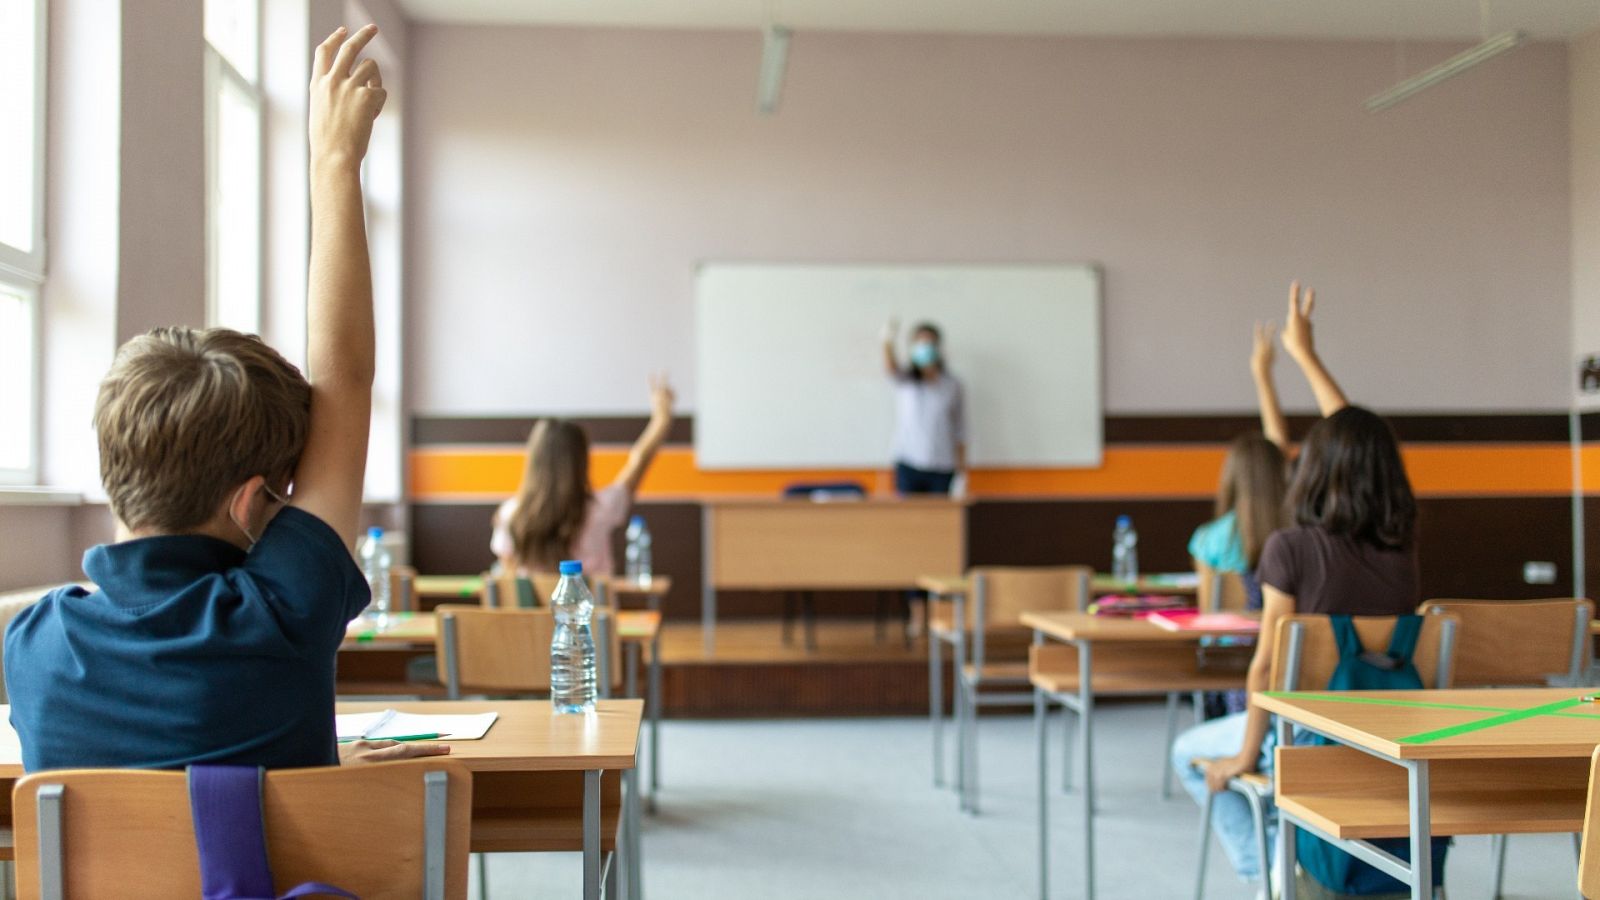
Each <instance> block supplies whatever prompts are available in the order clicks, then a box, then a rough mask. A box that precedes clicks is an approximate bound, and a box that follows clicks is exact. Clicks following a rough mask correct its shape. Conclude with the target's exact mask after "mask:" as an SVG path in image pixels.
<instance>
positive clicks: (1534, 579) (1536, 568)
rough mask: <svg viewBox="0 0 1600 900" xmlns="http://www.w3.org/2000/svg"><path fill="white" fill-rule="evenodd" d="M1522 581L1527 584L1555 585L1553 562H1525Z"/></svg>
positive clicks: (1554, 566) (1554, 565)
mask: <svg viewBox="0 0 1600 900" xmlns="http://www.w3.org/2000/svg"><path fill="white" fill-rule="evenodd" d="M1522 580H1523V581H1525V582H1527V583H1528V584H1555V583H1556V564H1555V563H1553V562H1525V563H1523V564H1522Z"/></svg>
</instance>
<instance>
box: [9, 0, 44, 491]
mask: <svg viewBox="0 0 1600 900" xmlns="http://www.w3.org/2000/svg"><path fill="white" fill-rule="evenodd" d="M31 2H32V3H33V15H34V20H33V26H34V27H33V47H34V55H33V180H32V181H33V183H32V191H31V194H32V196H31V197H30V201H31V203H32V204H33V210H32V216H31V220H32V227H33V242H32V243H33V247H32V249H31V250H29V251H23V250H22V249H21V248H19V247H13V246H11V245H10V244H5V243H0V285H3V286H4V287H5V289H6V290H7V292H8V293H10V292H15V293H17V294H19V295H21V296H22V298H23V302H24V304H25V308H26V311H27V314H28V323H29V331H30V334H29V337H28V345H29V359H28V364H29V365H28V368H29V373H28V374H29V391H28V398H27V401H28V402H27V417H26V423H25V427H26V428H27V429H28V441H27V446H28V460H27V464H26V465H24V466H23V467H21V468H11V467H0V485H8V486H15V485H36V484H38V483H39V468H40V466H39V463H40V457H41V456H42V454H41V452H40V449H41V446H42V445H41V436H42V433H43V431H44V428H43V424H44V423H43V422H42V416H43V404H42V403H41V398H42V396H43V393H44V388H43V380H44V379H43V374H44V360H43V353H44V329H43V318H44V317H43V315H42V313H43V309H42V305H41V303H40V294H41V290H42V288H43V286H44V276H45V260H46V247H45V192H46V190H47V189H48V183H47V182H46V180H45V177H46V174H45V173H46V168H45V162H46V160H45V155H46V152H47V149H48V146H49V140H48V138H49V135H48V133H47V131H46V128H47V127H48V122H49V119H48V116H47V111H48V106H47V104H48V100H49V93H48V89H47V84H46V82H47V80H48V76H49V55H50V41H49V34H50V32H49V22H50V4H49V0H31Z"/></svg>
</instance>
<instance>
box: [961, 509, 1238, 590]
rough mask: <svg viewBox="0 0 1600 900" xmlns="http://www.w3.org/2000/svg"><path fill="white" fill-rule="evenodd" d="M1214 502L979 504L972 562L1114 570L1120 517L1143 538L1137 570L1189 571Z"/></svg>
mask: <svg viewBox="0 0 1600 900" xmlns="http://www.w3.org/2000/svg"><path fill="white" fill-rule="evenodd" d="M1211 512H1212V503H1211V501H1209V500H1128V501H1098V500H1096V501H1071V500H1038V501H1033V500H1021V501H993V502H989V501H985V502H981V503H975V504H973V506H972V507H971V509H970V510H969V512H968V514H967V561H968V562H969V563H971V564H972V565H977V566H1048V565H1090V566H1094V567H1095V570H1096V571H1100V572H1104V571H1108V570H1109V569H1110V568H1111V532H1112V529H1113V528H1115V527H1116V523H1117V516H1120V515H1127V516H1131V517H1132V518H1133V527H1134V528H1135V529H1137V530H1138V532H1139V568H1141V569H1143V570H1144V571H1147V572H1181V571H1188V570H1189V569H1190V568H1191V566H1192V563H1191V561H1190V559H1189V550H1188V547H1189V536H1190V535H1191V534H1193V533H1194V529H1195V528H1196V527H1197V526H1198V525H1200V524H1201V523H1203V522H1206V521H1208V520H1209V519H1210V518H1211Z"/></svg>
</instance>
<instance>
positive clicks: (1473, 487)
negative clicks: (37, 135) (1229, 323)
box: [410, 444, 1600, 502]
mask: <svg viewBox="0 0 1600 900" xmlns="http://www.w3.org/2000/svg"><path fill="white" fill-rule="evenodd" d="M1404 452H1405V458H1406V468H1407V470H1408V471H1409V472H1410V475H1411V480H1412V484H1413V486H1414V487H1415V488H1416V490H1417V493H1419V494H1422V495H1424V496H1430V495H1431V496H1487V497H1493V496H1514V497H1527V496H1545V495H1564V494H1568V493H1570V492H1571V490H1572V455H1571V450H1570V448H1569V447H1568V445H1566V444H1431V445H1430V444H1417V445H1412V446H1409V447H1407V448H1406V449H1405V451H1404ZM1225 453H1226V449H1225V448H1224V447H1222V446H1220V445H1192V444H1186V445H1169V446H1127V445H1124V446H1116V447H1107V448H1106V450H1105V457H1104V461H1103V463H1102V465H1101V466H1100V467H1099V468H1097V469H980V470H976V471H974V472H973V473H972V476H971V485H970V487H971V491H972V493H974V494H976V495H980V496H985V497H1085V498H1096V497H1105V498H1111V497H1161V498H1171V499H1188V498H1192V499H1201V498H1207V497H1211V496H1212V495H1213V494H1214V493H1215V492H1216V489H1217V479H1218V476H1219V474H1220V472H1221V470H1222V460H1223V457H1224V455H1225ZM626 459H627V450H626V449H624V448H618V447H613V446H600V447H596V448H595V449H594V451H593V456H592V461H591V476H592V478H593V480H594V482H595V483H596V484H606V483H609V482H610V481H611V480H612V479H613V478H615V477H616V474H617V472H618V471H620V470H621V468H622V465H623V462H624V461H625V460H626ZM1584 460H1585V465H1584V483H1585V489H1586V491H1589V492H1595V493H1600V444H1595V445H1589V446H1587V447H1586V448H1585V450H1584ZM410 462H411V479H410V486H411V496H412V498H413V499H415V500H419V501H425V502H450V501H474V502H481V501H485V500H493V499H498V498H503V497H506V496H509V495H510V494H511V493H513V492H514V491H515V490H516V489H517V486H518V484H519V483H520V482H521V480H522V448H521V447H518V446H477V447H470V446H435V447H420V448H416V449H414V450H412V451H411V455H410ZM842 480H854V481H860V482H862V483H863V484H865V485H867V486H868V488H869V489H870V490H872V491H874V492H877V493H887V492H889V491H890V490H891V489H892V483H891V481H890V476H889V473H888V472H887V471H885V470H879V469H847V470H832V471H796V470H786V469H784V470H764V471H738V472H722V471H705V470H701V469H700V468H698V467H697V466H696V465H695V457H694V450H693V448H690V447H667V448H664V449H663V450H662V451H661V453H660V455H659V456H658V457H657V458H656V461H655V464H654V465H653V466H652V467H651V469H650V473H649V475H648V476H647V477H646V478H645V481H644V484H643V485H642V486H641V488H640V494H641V495H642V496H645V497H655V498H663V499H664V498H694V497H703V496H732V495H751V494H754V495H765V496H772V495H774V494H777V493H778V492H780V491H781V490H783V487H784V486H785V485H787V484H790V483H792V482H796V481H842Z"/></svg>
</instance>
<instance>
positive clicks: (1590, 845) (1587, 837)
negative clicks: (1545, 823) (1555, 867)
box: [1578, 747, 1600, 897]
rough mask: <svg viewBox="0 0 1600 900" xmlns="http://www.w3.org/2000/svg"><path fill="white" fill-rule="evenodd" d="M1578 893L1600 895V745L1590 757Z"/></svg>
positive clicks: (1592, 895) (1579, 855) (1579, 852)
mask: <svg viewBox="0 0 1600 900" xmlns="http://www.w3.org/2000/svg"><path fill="white" fill-rule="evenodd" d="M1578 893H1580V894H1582V895H1583V896H1585V897H1600V747H1596V748H1595V751H1594V755H1593V756H1591V757H1590V758H1589V791H1588V800H1587V801H1586V802H1585V804H1584V807H1583V839H1582V841H1580V842H1579V845H1578Z"/></svg>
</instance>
